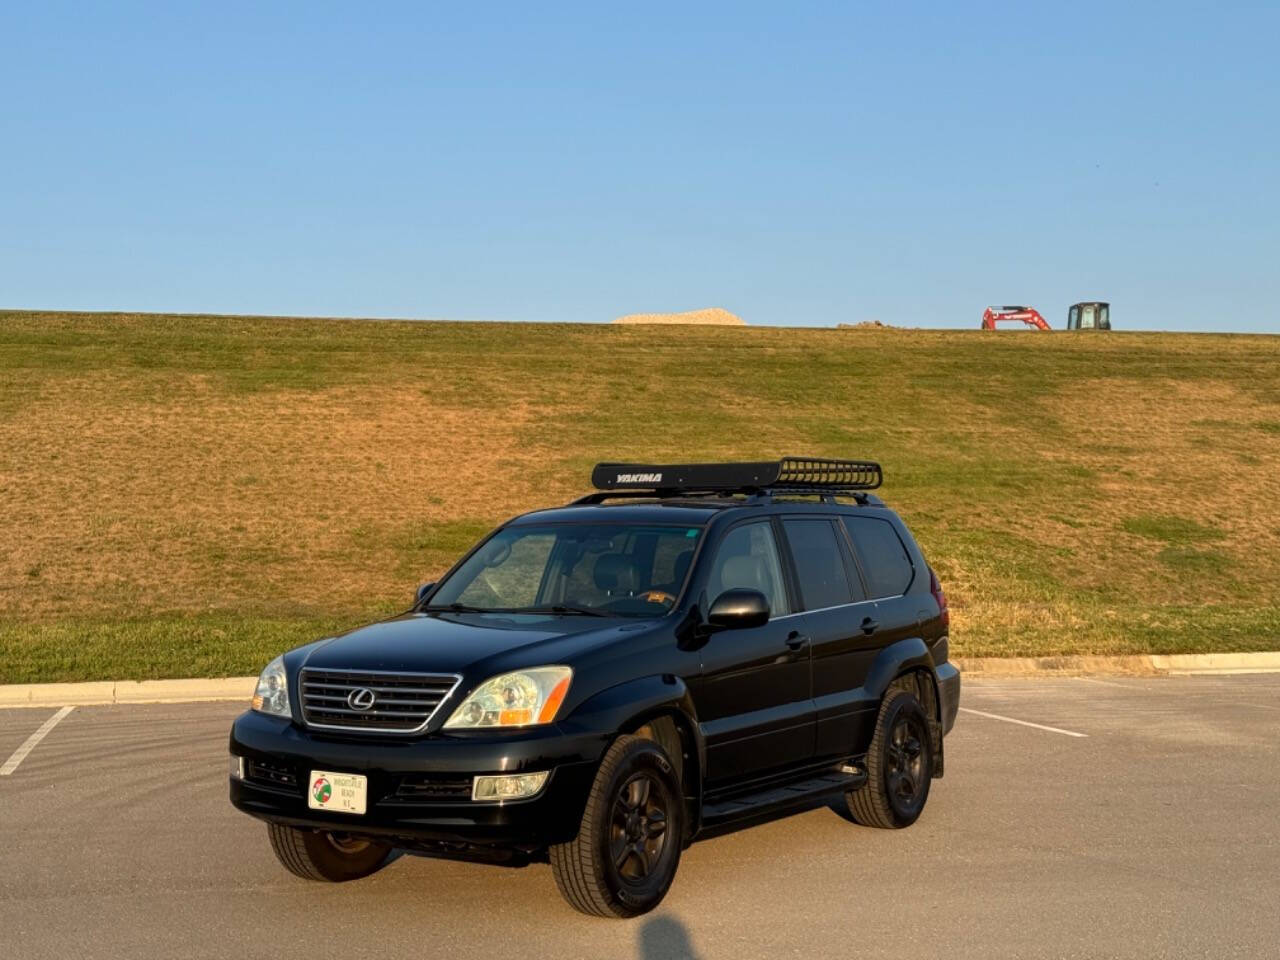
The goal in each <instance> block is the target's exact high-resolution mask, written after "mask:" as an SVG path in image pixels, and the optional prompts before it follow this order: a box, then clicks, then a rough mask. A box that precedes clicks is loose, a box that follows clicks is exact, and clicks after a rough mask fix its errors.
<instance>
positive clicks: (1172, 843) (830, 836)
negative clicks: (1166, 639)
mask: <svg viewBox="0 0 1280 960" xmlns="http://www.w3.org/2000/svg"><path fill="white" fill-rule="evenodd" d="M962 703H963V706H964V708H965V712H962V713H961V714H960V718H959V720H958V722H957V725H956V729H955V731H954V733H953V734H952V735H951V736H950V737H949V738H948V740H947V775H946V777H945V778H944V779H942V780H938V781H935V782H934V785H933V792H932V794H931V796H930V800H929V806H928V808H927V809H926V811H925V814H924V816H923V817H922V818H921V820H920V822H919V823H917V824H916V825H915V826H914V827H912V828H911V829H909V830H906V831H901V832H894V833H890V832H883V831H875V830H868V829H863V828H859V827H855V826H853V825H851V824H849V823H847V822H846V821H844V820H842V819H840V818H839V817H837V816H836V815H835V814H834V813H832V812H831V811H829V810H826V809H819V810H814V811H811V812H808V813H805V814H801V815H798V816H793V817H789V818H786V819H782V820H777V821H774V822H772V823H769V824H766V825H764V826H760V827H756V828H753V829H749V830H744V831H740V832H737V833H734V834H730V835H728V836H723V837H719V838H717V839H713V840H709V841H706V842H703V843H699V844H696V845H694V846H693V847H692V848H690V849H689V850H687V851H686V852H685V854H684V859H683V861H682V864H681V867H680V872H679V875H678V876H677V878H676V882H675V886H674V887H673V889H672V891H671V894H670V895H669V896H668V898H667V900H666V901H665V902H664V903H663V905H662V907H661V908H660V909H659V910H658V911H656V912H655V913H654V914H651V915H650V916H648V917H645V918H642V919H639V920H635V921H627V922H623V921H605V920H593V919H588V918H585V917H582V916H579V915H578V914H575V913H574V912H572V911H571V910H570V909H569V907H568V906H566V905H565V904H564V903H563V902H562V901H561V899H560V897H559V895H558V894H557V892H556V889H555V885H554V882H553V881H552V879H551V874H550V870H549V868H548V867H546V866H545V865H533V866H530V867H526V868H522V869H509V868H499V867H486V866H479V865H472V864H466V863H453V862H445V861H435V860H430V859H426V858H423V857H418V856H403V857H400V858H399V859H398V860H396V861H395V862H393V863H392V864H391V865H390V866H388V867H387V868H386V869H384V870H383V871H382V872H381V873H379V874H377V875H375V876H373V877H371V878H369V879H367V880H363V881H359V882H357V883H354V884H348V885H342V886H332V885H312V884H308V883H306V882H304V881H301V880H296V879H294V878H293V877H292V876H290V875H288V874H286V873H285V872H284V870H283V869H282V868H280V867H279V866H278V865H277V863H276V862H275V859H274V858H273V856H272V854H271V852H270V850H269V848H268V846H267V840H266V835H265V829H264V827H263V826H262V825H261V824H259V823H257V822H256V821H253V820H251V819H249V818H247V817H245V816H244V815H242V814H240V813H238V812H236V811H235V810H233V809H232V808H231V806H230V804H229V803H228V801H227V796H226V794H227V787H226V781H225V776H226V774H225V769H226V765H225V762H224V757H225V753H226V733H227V729H228V725H229V722H230V719H231V718H232V717H233V716H234V715H235V714H236V713H237V712H239V710H241V709H243V707H242V705H239V704H231V703H218V704H185V705H184V704H175V705H154V706H132V707H124V706H121V707H83V708H76V709H75V710H73V711H71V712H70V713H68V714H66V715H65V716H64V717H63V718H62V719H61V720H60V721H59V722H58V723H57V724H56V725H55V726H53V727H52V729H50V730H49V731H48V733H47V735H46V736H45V737H44V738H43V739H41V740H40V742H39V743H37V744H36V745H35V746H34V747H33V748H32V749H31V751H30V753H29V754H27V755H26V756H25V758H23V759H22V760H21V761H20V762H19V763H18V764H17V765H16V768H15V769H12V770H11V772H10V773H9V774H8V775H6V776H3V777H0V862H2V863H3V870H0V953H2V954H3V955H4V956H10V957H15V958H23V960H26V958H43V957H57V958H59V960H62V958H66V957H146V958H152V957H154V958H171V957H177V956H182V957H214V956H217V957H226V956H231V957H268V956H270V957H282V958H283V957H307V958H315V957H318V956H319V957H332V958H358V957H379V958H386V957H401V956H403V957H464V958H469V957H484V958H487V960H492V958H505V957H511V958H522V960H523V958H532V957H556V958H595V957H601V958H606V957H628V958H631V957H635V958H645V960H652V958H658V957H683V956H693V957H700V958H721V957H724V958H747V957H749V958H754V957H826V956H836V955H840V956H847V957H890V956H893V957H901V956H922V957H924V956H948V957H965V958H970V957H972V958H991V957H1213V958H1220V957H1235V956H1241V957H1264V956H1266V957H1270V956H1276V946H1275V944H1276V943H1277V942H1278V941H1280V916H1278V914H1277V910H1276V903H1277V902H1278V901H1280V866H1278V864H1280V676H1277V675H1261V676H1237V677H1183V678H1142V679H1118V678H1117V679H1083V678H1078V679H1077V678H1060V679H1026V680H1021V679H1020V680H1001V681H996V680H981V679H972V680H966V684H965V690H964V697H963V700H962ZM972 711H980V712H972ZM54 713H55V711H54V710H52V709H49V710H36V709H22V710H5V711H0V763H4V762H5V761H6V760H7V759H8V758H10V757H11V755H13V753H14V751H16V750H18V749H19V747H21V746H22V745H23V744H24V743H25V742H26V741H27V740H28V738H29V737H30V736H31V734H32V733H33V732H35V731H36V730H37V728H39V727H40V726H41V725H42V724H44V723H45V722H46V721H48V720H50V719H51V718H52V716H53V715H54ZM1011 721H1022V722H1020V723H1019V722H1011Z"/></svg>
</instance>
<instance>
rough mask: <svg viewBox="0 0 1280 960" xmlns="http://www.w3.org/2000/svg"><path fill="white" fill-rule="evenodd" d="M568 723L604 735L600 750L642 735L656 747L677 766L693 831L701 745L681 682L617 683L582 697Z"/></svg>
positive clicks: (703, 750) (699, 787)
mask: <svg viewBox="0 0 1280 960" xmlns="http://www.w3.org/2000/svg"><path fill="white" fill-rule="evenodd" d="M570 722H582V723H585V724H588V725H590V726H591V727H592V728H594V729H596V730H600V731H602V732H604V733H605V734H606V737H605V739H606V740H607V743H606V745H605V749H607V748H608V744H609V743H612V742H613V741H614V740H615V739H617V737H619V736H621V735H623V734H639V735H642V736H646V737H647V738H648V739H650V740H653V741H654V742H656V743H658V744H659V745H660V746H662V747H663V749H664V750H666V752H667V754H668V756H670V757H671V760H672V762H673V763H675V764H677V765H678V768H679V775H680V783H681V792H682V793H683V794H684V799H685V806H686V808H687V812H688V817H687V820H688V823H689V833H690V836H692V834H693V833H695V832H696V831H697V828H698V825H699V823H700V820H701V813H702V772H703V770H705V769H706V759H707V746H706V740H705V739H704V738H703V736H702V729H701V727H700V726H699V725H698V720H697V713H696V712H695V710H694V707H693V698H692V697H691V696H690V694H689V688H688V687H687V686H686V685H685V683H684V681H683V680H681V679H680V678H679V677H675V676H672V675H670V674H666V675H660V676H653V677H642V678H639V679H636V680H629V681H627V682H626V683H621V684H618V685H617V686H614V687H610V688H608V689H607V690H602V691H601V692H600V693H597V694H595V695H594V696H592V697H591V698H590V699H588V700H587V701H586V702H585V703H583V704H582V705H581V706H580V707H579V708H578V709H577V710H575V711H574V715H573V717H572V718H570ZM673 738H674V739H673ZM677 744H678V748H677ZM602 752H603V751H602Z"/></svg>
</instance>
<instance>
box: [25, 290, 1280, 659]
mask: <svg viewBox="0 0 1280 960" xmlns="http://www.w3.org/2000/svg"><path fill="white" fill-rule="evenodd" d="M810 452H812V453H814V454H819V455H822V454H825V455H841V454H852V455H861V456H874V457H877V458H879V459H880V460H882V461H883V462H884V464H885V468H886V476H887V483H886V487H885V490H884V491H883V492H884V496H885V498H886V499H887V500H888V501H889V502H890V503H891V504H892V505H893V506H895V507H897V508H898V509H900V510H901V511H902V512H903V513H904V515H905V516H906V517H907V518H908V520H909V522H910V523H911V525H912V527H913V529H914V530H915V531H916V532H917V536H918V537H919V539H920V541H921V543H922V545H923V547H924V549H925V550H926V552H927V554H928V555H929V557H930V558H931V561H932V562H933V564H934V565H935V566H936V567H937V568H938V570H939V572H940V575H941V576H942V578H943V580H944V582H945V583H946V584H947V586H948V590H949V593H950V595H951V597H952V601H953V606H954V609H955V640H954V649H956V650H957V652H959V653H963V654H969V655H993V654H994V655H998V654H1049V653H1083V652H1088V653H1132V652H1144V651H1155V652H1174V651H1190V650H1201V649H1217V650H1247V649H1264V648H1269V649H1273V648H1275V647H1276V646H1277V644H1280V338H1275V337H1244V336H1207V335H1163V334H1119V333H1117V334H1111V335H1088V334H1084V335H1072V334H1067V333H1055V334H1052V335H1048V336H1032V335H1026V336H1017V335H1013V334H1009V335H991V334H984V333H982V332H981V331H954V332H950V331H948V332H941V331H939V332H934V331H910V330H885V331H877V330H874V329H864V330H840V331H836V330H798V329H786V330H783V329H765V328H750V327H748V328H745V329H743V328H738V329H733V330H725V329H718V328H715V327H690V328H688V329H687V330H686V331H684V333H683V335H682V336H681V337H680V338H678V340H677V341H671V340H670V339H668V338H660V339H655V338H653V337H652V336H651V335H650V334H648V333H646V331H645V330H644V329H643V328H636V327H627V326H568V325H560V326H543V325H530V326H515V325H488V324H485V325H479V324H476V325H467V324H444V323H431V324H411V323H376V324H374V323H364V322H360V321H341V320H325V321H317V320H285V319H267V318H210V317H155V316H125V315H62V314H36V313H4V314H0V535H2V537H3V540H2V542H3V544H4V550H3V551H2V552H0V682H5V681H18V680H52V679H85V678H90V677H95V676H113V677H152V676H176V675H189V674H194V673H209V674H218V673H244V672H252V671H253V670H256V669H257V668H258V667H259V666H260V665H261V662H262V661H264V660H265V659H267V658H268V657H269V655H270V654H271V653H272V652H273V651H276V650H279V649H281V648H283V647H285V646H287V645H290V644H293V643H297V642H301V641H303V640H306V639H309V638H311V637H313V636H315V635H318V634H321V633H323V632H327V631H332V630H334V629H338V628H340V627H341V626H343V625H348V624H354V623H356V622H359V621H360V620H362V619H365V618H368V617H371V616H377V615H380V614H384V613H388V612H391V611H393V610H395V609H399V608H403V607H404V606H405V605H406V603H407V600H408V598H409V597H410V595H411V591H412V589H413V586H414V584H416V583H417V582H418V581H419V580H422V579H426V578H428V577H431V576H433V575H435V574H438V573H439V572H440V571H442V570H443V569H444V568H446V567H447V566H448V564H449V563H450V561H451V559H452V558H453V557H455V556H456V555H457V554H458V553H459V552H461V551H462V550H463V549H465V548H466V547H467V546H468V545H469V544H470V543H471V542H472V541H474V540H475V539H476V538H477V537H479V536H480V535H481V534H483V533H484V532H485V530H486V529H487V528H488V527H490V526H491V525H492V524H494V523H496V522H499V521H501V520H502V519H504V518H506V517H508V516H510V515H511V514H514V513H516V512H519V511H522V510H525V509H528V508H531V507H535V506H540V505H545V504H548V503H555V502H559V501H563V500H566V499H568V498H570V497H571V496H573V495H575V494H577V493H578V492H580V491H581V490H582V489H583V487H584V486H585V484H586V479H587V477H588V471H589V467H590V465H591V464H592V463H593V462H594V461H595V460H597V459H603V458H628V459H631V458H634V459H646V458H653V459H658V460H671V459H711V458H728V457H766V456H775V455H778V454H782V453H810Z"/></svg>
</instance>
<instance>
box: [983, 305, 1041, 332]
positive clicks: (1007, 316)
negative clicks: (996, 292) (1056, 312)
mask: <svg viewBox="0 0 1280 960" xmlns="http://www.w3.org/2000/svg"><path fill="white" fill-rule="evenodd" d="M1016 320H1021V321H1022V322H1023V323H1025V324H1026V325H1027V326H1029V327H1035V328H1036V329H1037V330H1049V329H1052V328H1051V327H1050V326H1049V321H1047V320H1045V318H1044V317H1042V316H1040V311H1039V310H1036V309H1035V308H1034V307H987V309H986V310H984V311H983V313H982V329H983V330H994V329H996V324H997V323H1008V322H1013V321H1016Z"/></svg>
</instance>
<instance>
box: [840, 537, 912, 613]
mask: <svg viewBox="0 0 1280 960" xmlns="http://www.w3.org/2000/svg"><path fill="white" fill-rule="evenodd" d="M844 525H845V527H847V528H848V530H849V536H850V537H852V538H853V545H854V546H855V547H856V548H857V550H858V559H859V560H860V561H862V572H863V574H864V575H865V576H866V578H867V589H868V590H869V591H871V597H872V599H874V600H878V599H880V598H881V597H898V596H901V595H902V594H904V593H906V591H907V587H909V586H910V585H911V578H912V576H914V570H913V569H912V566H911V557H910V556H909V555H908V554H907V548H906V547H904V546H903V545H902V541H901V540H900V539H899V538H898V533H897V531H896V530H894V529H893V525H892V524H891V523H889V522H888V521H887V520H880V519H878V518H876V517H845V518H844Z"/></svg>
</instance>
